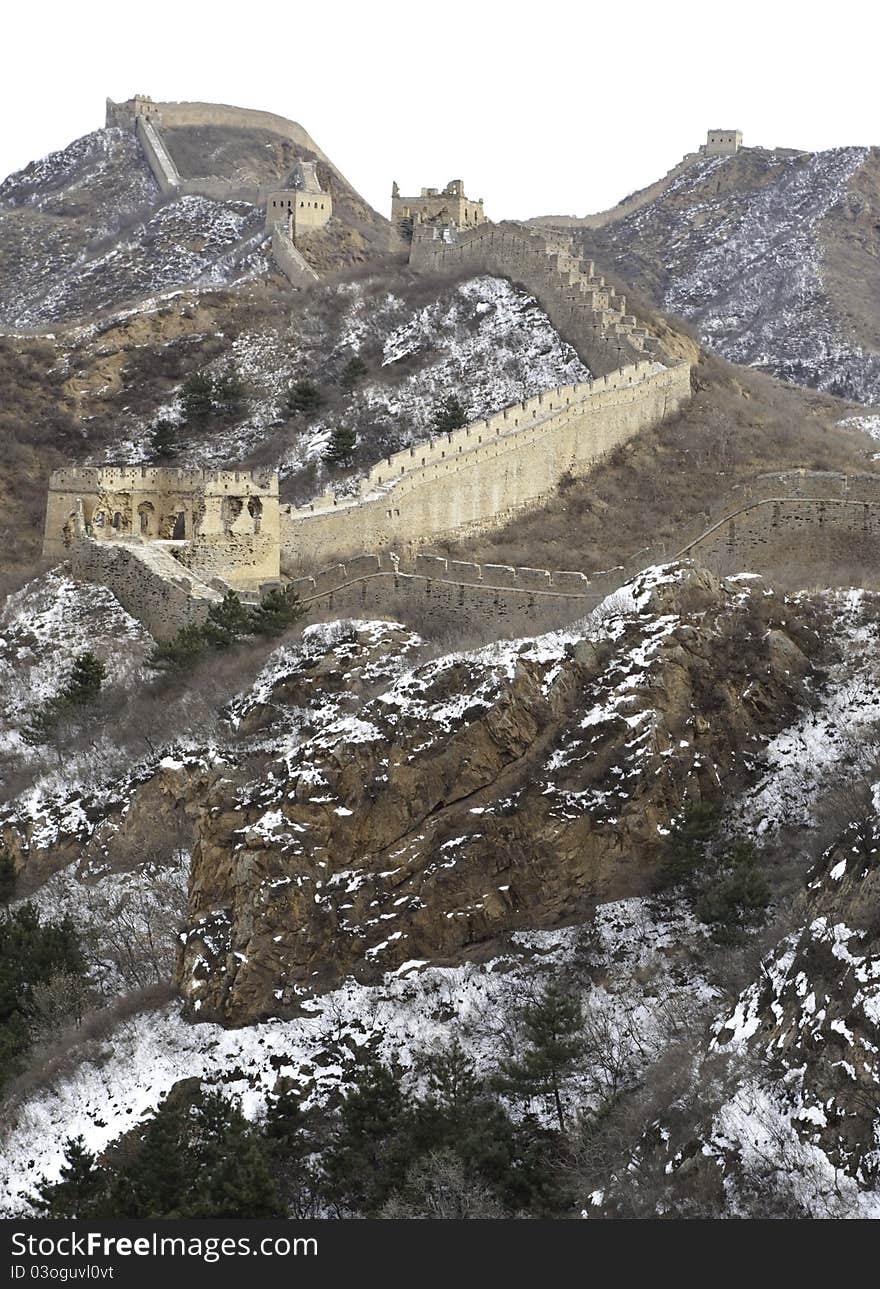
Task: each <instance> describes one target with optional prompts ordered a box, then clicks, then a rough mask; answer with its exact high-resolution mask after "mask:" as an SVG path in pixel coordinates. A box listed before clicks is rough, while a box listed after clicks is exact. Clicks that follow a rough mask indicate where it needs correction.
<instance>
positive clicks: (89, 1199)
mask: <svg viewBox="0 0 880 1289" xmlns="http://www.w3.org/2000/svg"><path fill="white" fill-rule="evenodd" d="M107 1185H108V1174H107V1172H106V1171H105V1169H103V1168H102V1167H101V1165H100V1164H98V1162H97V1161H96V1159H95V1156H94V1155H93V1154H92V1153H91V1152H90V1151H89V1150H87V1149H86V1146H85V1142H84V1140H83V1138H82V1137H81V1136H80V1137H68V1138H67V1140H66V1141H65V1143H64V1163H63V1164H62V1165H61V1176H60V1178H59V1179H58V1181H56V1182H46V1181H42V1182H40V1183H39V1185H38V1186H37V1197H36V1199H35V1200H34V1207H35V1208H36V1209H37V1210H38V1212H39V1213H40V1216H41V1217H44V1218H80V1219H83V1218H94V1217H103V1216H105V1215H106V1210H107V1205H108V1200H107Z"/></svg>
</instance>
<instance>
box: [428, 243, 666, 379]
mask: <svg viewBox="0 0 880 1289" xmlns="http://www.w3.org/2000/svg"><path fill="white" fill-rule="evenodd" d="M410 264H411V265H412V266H413V267H414V268H417V269H423V270H425V271H428V272H433V273H461V272H462V271H463V270H467V271H472V272H475V273H492V274H495V275H497V276H499V277H507V278H510V280H511V281H513V282H517V283H519V284H520V285H521V286H524V287H525V288H526V290H527V291H529V292H530V293H531V294H532V295H533V296H534V297H535V299H536V300H537V301H538V303H539V304H540V305H541V308H542V309H543V310H544V312H545V313H546V314H547V316H548V317H549V319H550V321H551V322H552V323H553V325H554V327H556V329H557V331H559V333H560V334H561V335H562V336H563V337H564V338H565V339H566V340H567V341H568V342H569V344H571V345H573V346H574V348H575V349H576V350H577V351H578V353H579V354H580V356H581V358H583V360H584V362H585V363H586V364H587V366H588V367H589V369H590V371H591V372H592V373H593V374H594V376H595V375H604V374H606V373H608V372H612V371H616V370H617V369H618V368H619V367H622V366H624V365H625V364H628V363H634V362H639V361H641V360H642V359H644V358H645V357H646V356H660V357H662V356H663V354H662V349H661V346H660V341H659V340H658V339H657V337H656V336H651V335H650V334H649V333H648V332H647V330H646V329H645V328H644V327H640V326H638V325H637V323H636V319H635V318H634V317H632V316H631V315H628V314H627V313H626V301H625V298H624V297H623V296H619V295H617V293H616V292H615V291H614V289H613V287H611V286H609V285H608V284H607V283H606V281H605V279H604V278H603V277H602V276H601V275H597V273H596V269H595V265H594V264H593V262H592V261H590V260H582V259H580V258H578V257H576V256H574V255H572V254H571V251H570V243H569V239H568V238H567V237H565V236H563V235H561V234H553V233H552V232H546V231H538V230H537V229H535V228H532V227H527V226H525V225H523V224H515V223H509V222H507V223H501V224H489V223H486V224H480V225H478V226H477V227H476V228H472V229H464V230H462V229H456V228H451V227H445V228H439V227H421V226H420V227H418V228H417V229H416V232H415V235H414V237H413V241H412V247H411V251H410Z"/></svg>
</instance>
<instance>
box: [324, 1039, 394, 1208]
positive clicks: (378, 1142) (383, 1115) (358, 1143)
mask: <svg viewBox="0 0 880 1289" xmlns="http://www.w3.org/2000/svg"><path fill="white" fill-rule="evenodd" d="M408 1109H409V1107H408V1105H407V1101H406V1098H405V1097H404V1094H403V1090H402V1088H401V1086H400V1080H399V1078H398V1077H397V1075H396V1072H395V1071H394V1070H391V1069H389V1068H388V1067H387V1066H384V1065H382V1064H380V1063H379V1062H378V1061H373V1060H371V1061H369V1062H368V1063H367V1064H366V1065H364V1066H363V1067H362V1069H361V1070H360V1072H359V1076H358V1080H357V1084H356V1086H355V1088H354V1090H353V1091H352V1092H351V1093H350V1094H349V1096H348V1097H346V1099H345V1102H344V1104H343V1106H342V1111H341V1114H340V1124H339V1130H338V1132H337V1134H336V1137H335V1139H334V1141H333V1142H332V1143H331V1144H330V1146H329V1147H328V1148H327V1150H326V1151H325V1152H324V1155H323V1158H322V1164H323V1170H324V1177H323V1184H324V1191H325V1194H326V1196H327V1198H328V1199H329V1201H330V1202H331V1204H333V1205H334V1207H335V1208H336V1209H337V1210H338V1211H340V1212H342V1213H358V1214H361V1215H367V1214H371V1213H376V1212H378V1211H379V1209H380V1208H381V1207H382V1205H383V1204H384V1203H385V1201H386V1200H387V1199H388V1197H389V1196H390V1194H391V1192H392V1191H393V1189H394V1187H395V1186H396V1185H397V1184H398V1183H399V1182H400V1180H401V1178H402V1177H403V1176H404V1174H405V1171H406V1167H407V1165H408V1164H409V1163H410V1162H411V1159H412V1151H411V1147H410V1144H409V1141H408V1132H407V1129H408V1126H409V1116H408Z"/></svg>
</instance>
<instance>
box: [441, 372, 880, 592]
mask: <svg viewBox="0 0 880 1289" xmlns="http://www.w3.org/2000/svg"><path fill="white" fill-rule="evenodd" d="M695 384H696V390H695V395H694V398H693V400H692V402H691V403H690V404H689V405H688V406H687V407H686V408H685V409H684V410H683V411H682V412H681V413H680V414H678V415H676V416H674V417H671V418H670V419H669V420H667V421H665V422H664V423H663V424H662V425H659V426H657V427H656V428H655V429H653V430H647V431H644V432H643V433H641V434H639V435H637V436H636V437H635V438H634V439H632V440H631V441H630V442H629V443H627V444H626V445H624V446H623V447H620V448H618V449H617V450H616V451H615V452H614V453H613V454H612V455H611V456H610V457H608V458H607V459H606V460H605V461H604V462H603V463H602V464H601V465H600V466H599V467H598V468H597V469H596V470H595V471H594V472H593V473H592V474H591V475H590V476H589V477H588V478H586V479H583V480H574V479H571V478H567V479H564V480H563V481H562V483H561V484H560V487H559V489H558V491H557V493H556V495H555V496H554V497H553V498H552V499H551V500H550V501H549V502H548V503H547V505H545V506H544V507H543V508H542V509H541V510H538V511H534V512H532V513H531V514H527V515H523V516H519V517H517V518H516V519H514V520H511V522H510V523H509V524H507V525H506V527H504V528H503V529H500V530H499V531H498V532H497V533H488V534H484V535H480V536H478V537H472V538H468V539H467V540H466V541H462V542H448V543H438V545H440V546H442V548H443V550H444V551H445V552H447V553H448V554H450V555H452V556H454V557H455V558H458V559H469V560H476V561H477V562H479V563H501V564H515V565H528V566H534V567H537V568H551V569H553V568H555V569H575V570H580V571H582V572H586V573H589V572H592V571H594V570H597V569H600V570H601V569H608V568H612V567H615V566H619V565H622V564H625V563H626V562H627V561H630V560H633V559H635V558H636V557H637V556H638V555H639V553H640V552H644V553H645V554H646V555H647V554H648V553H651V554H652V555H663V554H672V553H674V552H675V551H676V550H678V549H679V548H680V546H681V545H682V541H683V537H684V536H686V535H688V534H689V533H690V531H691V530H692V529H693V528H694V527H695V526H699V525H701V523H702V521H703V520H705V519H706V518H707V517H708V516H709V515H714V514H716V513H717V511H718V509H719V507H720V506H722V505H723V503H724V501H725V499H726V498H729V499H730V501H731V509H735V507H736V504H737V503H736V502H735V500H734V498H735V493H734V492H733V490H734V488H736V486H737V485H741V484H742V483H743V482H745V481H746V480H748V479H751V478H753V477H754V476H755V475H757V474H761V473H764V472H766V471H772V470H781V469H799V468H801V467H805V468H806V469H810V470H843V471H847V470H849V471H855V470H873V469H874V466H873V463H872V462H871V461H870V460H869V452H870V445H869V440H867V438H866V437H865V436H864V435H862V434H860V433H858V432H856V431H849V430H842V429H839V428H837V427H836V426H835V422H836V421H838V420H839V419H840V418H841V417H842V416H843V415H844V414H845V413H846V410H847V408H846V405H845V404H843V403H841V402H840V401H838V400H836V399H834V398H831V397H828V396H826V395H823V394H817V393H816V392H815V391H812V390H806V389H800V388H798V387H796V386H792V385H784V384H782V383H781V382H780V381H776V380H774V379H772V378H771V377H769V376H765V375H763V374H762V373H760V372H755V371H751V370H749V369H745V368H739V367H734V366H733V365H732V364H730V363H726V362H725V361H724V360H723V359H720V358H717V357H715V356H712V355H707V354H703V355H702V356H701V359H700V362H699V363H698V365H697V366H696V368H695Z"/></svg>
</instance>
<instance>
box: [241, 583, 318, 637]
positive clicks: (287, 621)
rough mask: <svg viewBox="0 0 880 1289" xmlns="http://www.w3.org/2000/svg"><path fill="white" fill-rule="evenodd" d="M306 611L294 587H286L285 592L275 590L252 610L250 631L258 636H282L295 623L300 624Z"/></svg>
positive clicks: (268, 593)
mask: <svg viewBox="0 0 880 1289" xmlns="http://www.w3.org/2000/svg"><path fill="white" fill-rule="evenodd" d="M305 611H306V610H305V607H304V605H302V604H300V601H299V596H298V595H297V593H296V591H294V589H293V587H291V586H286V587H285V588H284V589H283V590H278V589H276V588H273V589H272V590H271V591H269V592H267V594H266V595H265V596H264V597H263V600H262V603H260V604H259V605H258V606H257V607H256V608H254V609H251V610H250V612H249V614H248V620H249V625H250V630H251V631H252V632H253V633H254V635H258V636H277V635H280V634H281V632H282V631H286V630H287V628H288V627H291V626H293V624H294V622H298V621H299V619H300V618H301V617H302V616H303V615H304V613H305Z"/></svg>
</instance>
